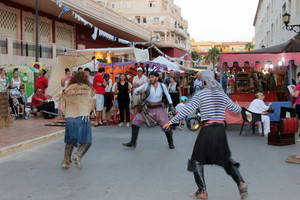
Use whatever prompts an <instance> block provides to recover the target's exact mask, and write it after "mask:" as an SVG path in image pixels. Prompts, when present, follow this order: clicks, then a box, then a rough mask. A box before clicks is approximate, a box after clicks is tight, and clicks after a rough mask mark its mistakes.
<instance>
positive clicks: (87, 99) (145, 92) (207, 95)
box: [60, 68, 247, 199]
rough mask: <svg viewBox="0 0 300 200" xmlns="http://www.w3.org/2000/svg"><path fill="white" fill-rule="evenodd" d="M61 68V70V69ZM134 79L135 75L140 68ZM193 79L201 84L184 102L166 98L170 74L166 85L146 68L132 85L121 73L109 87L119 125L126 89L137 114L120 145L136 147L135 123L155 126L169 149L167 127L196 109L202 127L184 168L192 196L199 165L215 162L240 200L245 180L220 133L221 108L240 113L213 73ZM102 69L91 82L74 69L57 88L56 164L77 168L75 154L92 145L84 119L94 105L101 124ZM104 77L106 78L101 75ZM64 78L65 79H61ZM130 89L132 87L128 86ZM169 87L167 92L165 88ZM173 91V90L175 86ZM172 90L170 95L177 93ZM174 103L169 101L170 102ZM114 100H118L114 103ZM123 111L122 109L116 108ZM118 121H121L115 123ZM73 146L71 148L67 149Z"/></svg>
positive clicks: (201, 191)
mask: <svg viewBox="0 0 300 200" xmlns="http://www.w3.org/2000/svg"><path fill="white" fill-rule="evenodd" d="M66 71H67V70H66ZM138 71H140V74H139V75H138V77H136V78H135V79H136V80H137V79H138V80H141V79H143V78H144V77H143V76H142V71H141V70H138ZM198 75H199V79H201V81H203V82H202V83H203V85H202V87H203V89H202V90H200V91H199V92H197V93H196V94H195V96H194V97H193V98H192V100H191V101H190V102H188V103H187V104H185V103H186V101H187V99H186V98H181V99H182V104H181V103H178V104H177V105H176V103H175V102H174V101H173V99H172V95H171V93H172V92H174V93H175V92H176V91H177V90H176V87H177V83H176V78H175V77H172V76H169V77H168V78H167V79H166V84H164V83H162V79H161V75H160V73H158V72H155V71H152V72H150V73H149V75H148V78H147V80H146V79H145V78H144V79H145V82H144V83H142V81H140V82H141V83H140V84H137V83H136V82H137V81H136V80H135V81H134V83H133V84H131V83H129V82H128V80H127V76H126V75H125V74H121V75H120V76H119V77H118V81H117V82H116V83H115V84H114V86H113V87H112V91H113V95H114V96H115V97H114V98H115V102H118V104H119V109H120V108H121V109H120V113H121V112H122V113H124V116H123V117H122V118H121V117H120V124H121V123H124V122H125V121H129V120H128V119H129V118H128V113H127V111H128V106H129V104H130V102H129V101H130V94H131V92H132V90H133V95H138V94H139V95H141V97H140V98H141V101H140V102H139V103H138V105H140V106H141V108H139V109H137V113H136V114H135V116H134V119H133V120H132V125H131V139H130V141H129V142H128V143H123V144H122V145H123V146H125V147H128V148H136V146H137V139H138V135H139V131H140V129H141V126H142V125H143V124H145V125H146V126H147V127H149V128H151V127H154V126H157V125H159V126H160V127H161V128H162V131H163V132H164V133H165V135H166V139H167V142H168V147H169V149H171V150H173V149H175V145H174V141H173V129H172V126H174V125H176V124H177V123H179V122H180V120H182V119H184V118H185V117H186V116H188V115H189V114H191V113H192V112H193V111H194V110H196V109H200V111H201V113H202V118H203V122H204V126H203V128H202V129H201V131H200V133H199V135H198V138H197V140H196V143H195V146H194V151H193V154H192V157H191V160H190V161H189V164H188V170H189V171H191V172H193V174H194V177H195V182H196V184H197V186H198V190H197V191H196V192H195V193H194V194H193V197H194V198H197V199H207V198H208V193H207V189H206V184H205V179H204V172H203V168H204V165H207V164H209V165H210V164H215V165H219V166H221V167H223V168H224V169H225V171H226V172H227V174H228V175H230V176H231V177H232V178H233V180H234V181H235V182H236V184H237V186H238V189H239V192H240V195H241V199H245V198H246V196H247V185H246V183H245V181H244V179H243V177H242V175H241V174H240V172H239V169H238V168H239V163H237V162H236V161H234V160H233V159H232V158H231V152H230V148H229V145H228V142H227V138H226V130H225V123H224V120H225V110H226V109H230V110H231V111H233V112H237V113H239V112H241V108H240V107H239V106H238V105H235V104H234V103H233V102H232V101H231V100H230V99H229V97H228V96H227V95H226V94H225V93H224V91H223V89H222V87H221V85H220V84H219V83H218V82H217V81H216V80H215V79H214V73H213V72H211V71H206V72H203V73H202V74H200V73H199V74H198ZM106 76H107V75H105V74H104V70H103V69H102V68H100V69H99V72H98V73H97V74H96V75H95V77H94V80H93V84H91V82H90V81H89V76H88V74H86V73H84V72H82V71H80V70H79V71H78V72H76V73H74V74H73V75H72V78H71V80H70V81H69V83H68V86H67V87H66V88H65V89H64V90H63V91H62V96H61V103H60V106H61V108H60V110H61V112H62V113H64V116H65V119H66V131H65V143H66V146H65V153H64V160H63V161H62V168H63V169H69V168H70V166H71V163H72V161H74V163H75V164H76V165H77V167H79V168H81V167H82V162H81V159H82V158H83V156H84V155H85V154H86V153H87V151H88V150H89V148H90V147H91V145H92V130H91V123H90V122H89V119H90V115H91V111H93V110H95V108H96V122H95V123H96V125H97V123H103V118H102V114H103V110H104V108H105V94H106V90H105V88H106V87H107V86H108V85H109V84H110V81H109V79H105V78H104V77H106ZM106 78H107V77H106ZM62 83H65V81H62ZM133 88H135V89H133ZM170 91H171V93H170ZM177 92H178V93H179V91H177ZM179 96H180V93H179V94H178V95H173V98H176V99H177V98H178V97H179ZM174 103H175V104H174ZM120 104H123V105H122V106H120ZM174 105H176V107H180V110H178V112H176V111H175V109H174ZM167 107H169V109H170V110H171V111H172V112H173V117H171V119H170V118H169V116H168V113H167V110H166V108H167ZM121 110H123V111H121ZM121 125H122V124H121ZM74 147H77V150H76V152H75V153H73V149H74Z"/></svg>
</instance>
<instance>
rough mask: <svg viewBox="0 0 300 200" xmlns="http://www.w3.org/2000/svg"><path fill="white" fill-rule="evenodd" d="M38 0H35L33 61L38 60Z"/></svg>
mask: <svg viewBox="0 0 300 200" xmlns="http://www.w3.org/2000/svg"><path fill="white" fill-rule="evenodd" d="M39 7H40V0H35V62H39V56H40V51H39V50H40V49H39V30H40V21H39V20H40V18H39Z"/></svg>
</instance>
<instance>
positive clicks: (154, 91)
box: [134, 83, 173, 104]
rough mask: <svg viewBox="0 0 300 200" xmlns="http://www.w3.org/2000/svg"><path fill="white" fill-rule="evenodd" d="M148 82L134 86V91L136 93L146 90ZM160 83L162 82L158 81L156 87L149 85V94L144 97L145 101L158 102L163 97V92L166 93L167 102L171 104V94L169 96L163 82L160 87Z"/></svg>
mask: <svg viewBox="0 0 300 200" xmlns="http://www.w3.org/2000/svg"><path fill="white" fill-rule="evenodd" d="M148 84H149V83H145V84H143V85H141V86H140V87H138V88H136V89H135V90H134V93H135V94H136V93H138V92H140V91H146V90H147V88H148ZM160 84H162V83H158V86H157V88H154V87H153V86H152V85H151V89H150V95H149V97H148V98H147V99H146V101H148V102H152V103H158V102H161V101H162V97H163V92H164V93H165V95H166V97H167V99H168V102H169V104H172V103H173V101H172V99H171V96H170V94H169V92H168V89H167V87H166V85H165V84H162V87H161V85H160ZM162 88H163V90H164V91H162Z"/></svg>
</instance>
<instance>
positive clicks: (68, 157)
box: [61, 144, 73, 169]
mask: <svg viewBox="0 0 300 200" xmlns="http://www.w3.org/2000/svg"><path fill="white" fill-rule="evenodd" d="M72 152H73V144H66V147H65V155H64V160H63V161H62V163H61V168H62V169H69V168H70V166H71V163H72V160H71V155H72Z"/></svg>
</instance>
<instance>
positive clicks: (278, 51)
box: [220, 39, 300, 66]
mask: <svg viewBox="0 0 300 200" xmlns="http://www.w3.org/2000/svg"><path fill="white" fill-rule="evenodd" d="M289 61H294V63H295V64H296V65H297V64H300V41H297V40H295V39H291V40H289V41H287V42H285V43H282V44H280V45H276V46H272V47H269V48H263V49H257V50H254V51H249V52H240V53H222V54H221V55H220V65H221V66H223V65H224V63H227V65H228V66H233V65H234V63H235V64H237V65H238V66H244V64H245V63H246V62H248V63H249V66H255V64H256V63H261V64H264V63H270V62H272V63H273V64H274V66H276V65H279V63H280V64H281V65H283V66H287V65H288V63H289Z"/></svg>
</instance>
